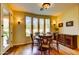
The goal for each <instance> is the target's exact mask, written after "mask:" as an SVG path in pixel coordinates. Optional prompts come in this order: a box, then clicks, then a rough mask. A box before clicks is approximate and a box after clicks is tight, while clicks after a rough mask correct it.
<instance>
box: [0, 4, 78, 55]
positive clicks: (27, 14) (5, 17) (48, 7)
mask: <svg viewBox="0 0 79 59" xmlns="http://www.w3.org/2000/svg"><path fill="white" fill-rule="evenodd" d="M0 7H1V11H0V12H1V20H0V25H1V26H0V27H1V30H0V31H1V33H0V39H1V40H0V41H1V46H0V47H1V52H0V54H2V55H79V19H78V18H79V4H73V3H66V4H65V3H7V4H5V3H3V4H1V6H0Z"/></svg>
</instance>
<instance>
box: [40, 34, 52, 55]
mask: <svg viewBox="0 0 79 59" xmlns="http://www.w3.org/2000/svg"><path fill="white" fill-rule="evenodd" d="M40 38H41V43H40V51H41V54H47V52H48V54H49V55H50V50H51V43H52V36H40Z"/></svg>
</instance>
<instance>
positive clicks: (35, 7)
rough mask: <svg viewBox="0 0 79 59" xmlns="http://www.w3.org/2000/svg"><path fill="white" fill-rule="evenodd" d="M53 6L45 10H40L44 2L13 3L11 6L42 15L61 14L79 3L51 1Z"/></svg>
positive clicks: (18, 9)
mask: <svg viewBox="0 0 79 59" xmlns="http://www.w3.org/2000/svg"><path fill="white" fill-rule="evenodd" d="M51 4H52V6H51V7H50V8H49V9H47V10H44V11H40V8H41V5H42V3H12V4H10V7H11V8H12V9H13V10H16V11H23V12H30V13H34V14H41V15H54V16H57V15H60V14H61V13H62V12H64V11H65V10H68V9H69V8H72V7H75V5H77V4H73V3H55V4H53V3H51Z"/></svg>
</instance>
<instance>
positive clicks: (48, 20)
mask: <svg viewBox="0 0 79 59" xmlns="http://www.w3.org/2000/svg"><path fill="white" fill-rule="evenodd" d="M47 32H50V19H45V33H47Z"/></svg>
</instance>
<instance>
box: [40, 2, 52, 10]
mask: <svg viewBox="0 0 79 59" xmlns="http://www.w3.org/2000/svg"><path fill="white" fill-rule="evenodd" d="M50 5H51V4H50V3H43V4H42V7H41V9H40V10H44V9H48V8H49V7H50Z"/></svg>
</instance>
